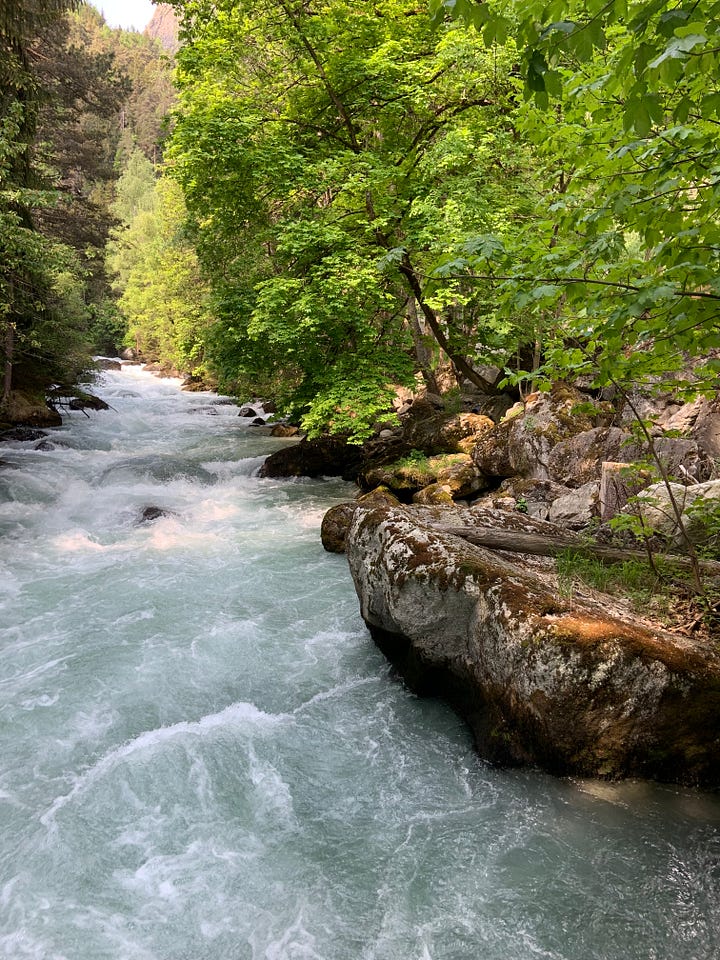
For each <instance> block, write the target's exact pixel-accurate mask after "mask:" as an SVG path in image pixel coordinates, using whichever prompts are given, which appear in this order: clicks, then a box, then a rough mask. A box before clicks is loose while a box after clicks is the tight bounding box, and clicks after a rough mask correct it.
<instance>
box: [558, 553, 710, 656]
mask: <svg viewBox="0 0 720 960" xmlns="http://www.w3.org/2000/svg"><path fill="white" fill-rule="evenodd" d="M653 562H654V566H655V569H653V568H652V567H651V566H650V564H649V563H648V562H646V561H644V560H635V559H632V560H624V561H622V562H617V563H608V562H603V561H601V560H599V559H597V558H596V557H593V556H589V555H588V554H583V553H579V552H577V551H574V550H565V551H563V552H562V553H560V554H558V556H557V558H556V569H557V577H558V588H559V591H560V593H561V595H562V596H563V597H567V598H572V597H573V595H574V594H575V593H576V592H577V591H578V590H581V589H583V588H588V587H590V588H591V589H592V590H597V591H599V592H601V593H604V594H606V595H608V596H611V597H616V598H618V599H621V600H623V601H625V602H626V603H627V604H629V606H630V608H631V610H632V611H633V612H634V613H636V614H637V615H638V616H639V617H642V618H643V619H645V620H653V621H655V622H657V623H658V624H659V625H661V626H663V627H665V628H667V629H670V630H676V631H677V630H679V631H681V632H683V633H687V634H691V635H693V636H697V637H707V638H708V639H715V640H720V581H717V580H713V581H709V582H707V583H706V585H705V591H704V592H703V593H702V594H698V593H697V592H696V590H695V589H694V588H693V586H692V583H691V580H690V577H689V575H688V573H686V572H682V571H678V569H677V568H676V567H674V566H673V565H672V563H670V562H669V561H667V560H666V559H665V558H661V557H657V556H656V557H655V558H654V561H653Z"/></svg>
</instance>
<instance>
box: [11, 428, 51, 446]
mask: <svg viewBox="0 0 720 960" xmlns="http://www.w3.org/2000/svg"><path fill="white" fill-rule="evenodd" d="M46 436H47V434H46V433H45V431H44V430H36V429H35V428H34V427H13V428H12V429H11V430H3V432H2V433H0V441H3V440H18V441H20V443H27V442H29V441H30V440H42V438H43V437H46Z"/></svg>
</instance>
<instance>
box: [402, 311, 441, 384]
mask: <svg viewBox="0 0 720 960" xmlns="http://www.w3.org/2000/svg"><path fill="white" fill-rule="evenodd" d="M407 320H408V326H409V327H410V334H411V336H412V339H413V347H414V349H415V359H416V361H417V365H418V369H419V370H420V373H421V374H422V377H423V380H424V381H425V386H426V387H427V388H428V391H429V392H430V393H436V394H438V395H439V394H440V387H439V386H438V382H437V378H436V377H435V372H434V371H433V368H432V356H431V353H430V350H429V349H428V346H427V343H426V342H425V334H424V333H423V331H422V329H421V327H420V320H419V318H418V312H417V300H416V299H415V296H414V294H412V293H411V294H410V296H409V297H408V301H407Z"/></svg>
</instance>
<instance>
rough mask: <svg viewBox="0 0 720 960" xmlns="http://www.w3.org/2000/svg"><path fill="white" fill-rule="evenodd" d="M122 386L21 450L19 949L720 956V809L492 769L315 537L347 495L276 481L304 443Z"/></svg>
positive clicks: (11, 637) (231, 959)
mask: <svg viewBox="0 0 720 960" xmlns="http://www.w3.org/2000/svg"><path fill="white" fill-rule="evenodd" d="M98 392H100V393H102V395H103V396H104V397H105V398H106V399H107V400H108V402H109V403H110V404H111V405H112V409H111V410H109V411H106V412H103V413H97V414H95V413H94V414H92V415H91V416H90V418H88V417H86V416H85V415H84V414H83V413H82V412H76V413H73V414H71V415H69V417H68V418H67V420H66V424H65V426H64V427H63V428H61V429H60V430H57V431H53V433H52V438H51V439H53V441H56V442H57V446H56V448H55V449H54V450H51V451H36V450H34V444H32V443H29V444H28V443H26V444H17V443H12V444H3V445H2V446H1V447H0V460H2V461H4V466H3V467H0V542H1V544H2V550H1V551H0V557H1V563H2V578H1V579H0V650H1V651H2V658H1V660H0V957H3V958H12V960H18V958H38V960H105V958H107V960H260V958H263V960H305V958H312V960H354V958H358V960H470V958H473V960H474V958H483V960H486V958H487V960H496V958H497V960H530V958H552V960H591V958H597V960H634V958H638V960H640V958H642V960H654V958H657V960H706V958H707V960H711V958H717V957H718V956H720V910H719V909H718V908H719V907H720V834H719V832H718V827H719V825H720V802H719V801H718V798H716V797H711V796H708V795H705V794H701V793H696V792H693V791H689V790H681V789H675V788H668V787H661V786H656V785H648V784H625V785H607V784H593V783H577V782H571V781H557V780H553V779H551V778H548V777H545V776H543V775H541V774H539V773H537V772H533V771H503V770H495V769H492V768H490V767H489V766H487V765H486V764H484V763H483V762H482V761H481V760H480V759H479V758H478V757H477V756H476V755H475V753H474V752H473V749H472V746H471V743H470V740H469V737H468V735H467V733H466V731H465V729H464V728H463V726H462V724H461V723H460V722H459V721H458V720H457V719H456V718H455V716H454V715H453V714H452V713H451V712H450V711H448V710H447V709H446V708H444V707H443V706H442V705H440V704H437V703H433V702H426V701H419V700H417V699H416V698H415V697H413V696H412V695H411V694H409V693H408V692H407V691H406V690H405V688H404V687H403V686H402V685H401V684H400V683H398V682H397V681H396V680H395V679H394V678H393V675H392V672H391V671H390V669H389V668H388V666H387V664H386V663H385V661H384V659H383V658H382V656H381V655H380V654H379V652H378V651H377V650H376V648H375V647H374V645H373V643H372V641H371V640H370V638H369V636H368V634H367V632H366V630H365V628H364V625H363V623H362V621H361V620H360V617H359V614H358V604H357V600H356V598H355V595H354V591H353V587H352V583H351V581H350V577H349V575H348V572H347V568H346V564H345V560H344V558H342V557H336V556H329V555H327V554H325V553H324V551H323V550H322V548H321V546H320V543H319V535H318V534H319V526H320V521H321V519H322V515H323V512H324V510H325V509H327V507H328V506H330V505H332V504H333V503H335V502H338V501H339V500H342V499H345V498H346V497H347V496H348V494H350V493H351V492H352V488H351V487H349V486H348V485H347V484H343V483H341V482H339V481H334V480H333V481H282V482H280V481H274V480H261V479H258V478H257V477H256V475H255V474H256V471H257V468H258V467H259V465H260V463H261V462H262V458H263V456H264V455H266V454H267V453H268V452H270V451H271V450H272V449H277V448H278V446H281V445H282V444H283V443H284V442H286V441H277V440H272V439H270V438H268V437H265V436H259V435H258V433H257V432H254V431H253V428H251V427H248V426H247V425H246V424H247V421H243V420H242V419H240V418H238V417H237V410H236V409H235V408H232V407H227V406H215V400H216V398H214V397H213V396H212V395H211V394H201V395H189V394H183V393H181V392H180V391H179V388H178V384H177V383H176V382H175V381H161V380H157V379H155V378H153V377H152V376H151V375H150V374H147V373H145V372H143V371H142V370H139V369H137V368H125V369H124V371H123V372H122V373H107V374H105V375H104V379H103V381H102V385H101V386H100V387H99V388H98ZM213 410H215V411H216V415H212V414H211V411H213ZM147 506H157V507H161V508H163V509H164V510H166V511H168V513H167V515H166V516H164V517H162V518H161V519H159V520H156V521H155V522H154V523H150V524H138V522H137V521H138V518H139V516H140V515H141V514H142V511H143V509H145V508H146V507H147Z"/></svg>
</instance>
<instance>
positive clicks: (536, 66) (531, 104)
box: [430, 0, 720, 389]
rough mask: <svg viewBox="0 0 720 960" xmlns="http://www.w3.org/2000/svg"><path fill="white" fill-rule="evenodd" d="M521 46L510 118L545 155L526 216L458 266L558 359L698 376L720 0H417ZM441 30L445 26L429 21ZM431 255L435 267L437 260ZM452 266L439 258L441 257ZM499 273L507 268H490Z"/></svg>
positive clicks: (713, 199)
mask: <svg viewBox="0 0 720 960" xmlns="http://www.w3.org/2000/svg"><path fill="white" fill-rule="evenodd" d="M430 7H431V11H432V13H433V15H434V17H435V20H436V23H437V24H438V25H440V24H441V22H442V19H443V17H444V15H445V14H450V15H451V16H453V17H460V18H462V19H464V20H465V21H466V22H467V23H469V24H472V25H473V26H474V27H475V28H476V29H477V30H479V31H481V33H482V35H483V37H484V38H485V40H486V41H487V42H488V43H493V44H507V43H512V44H513V45H516V46H517V48H518V49H519V50H520V51H521V53H522V58H523V67H522V73H523V76H524V87H525V91H524V92H525V98H526V101H527V102H526V104H525V106H524V107H523V108H522V110H521V111H520V120H519V124H520V127H521V129H522V130H523V131H524V133H525V135H526V136H528V137H529V138H530V140H531V141H532V142H533V143H534V144H535V150H536V153H537V156H538V158H539V159H540V161H541V162H542V163H543V164H544V166H545V171H546V173H545V177H546V189H545V191H544V196H543V198H542V201H541V202H540V203H539V204H538V206H537V208H536V221H535V223H534V225H533V228H532V229H531V230H528V231H520V232H518V233H517V234H516V235H515V237H514V238H513V241H512V242H511V243H510V244H506V243H503V244H495V245H494V246H488V244H485V245H484V246H483V244H482V243H479V244H478V242H477V241H476V242H474V244H473V246H472V247H466V248H465V249H464V250H463V251H461V256H460V258H459V261H458V262H456V263H455V267H460V266H462V267H463V268H464V270H465V272H466V273H468V274H472V275H474V276H476V277H477V276H483V277H484V278H486V279H485V282H492V283H493V284H494V286H495V289H496V293H497V296H498V299H499V301H500V303H501V305H502V310H503V311H504V312H506V313H510V312H512V311H517V310H520V309H525V310H527V309H530V310H531V311H532V312H533V313H534V315H535V316H536V318H537V321H538V323H541V324H542V325H543V330H544V336H545V337H547V352H546V356H547V359H548V360H549V361H550V367H551V369H552V370H553V371H555V372H557V371H560V372H563V371H564V372H573V371H576V372H577V371H580V370H590V371H593V372H595V373H596V375H597V378H598V382H599V383H608V382H613V381H616V382H617V381H622V382H624V383H625V384H632V383H635V382H637V381H638V380H648V379H653V378H664V379H665V380H667V375H668V373H669V372H675V373H676V374H677V376H678V377H679V380H680V382H682V381H683V376H682V374H683V370H684V369H685V367H686V362H687V360H688V359H689V358H693V357H694V358H706V360H707V363H706V364H705V366H704V368H702V367H701V368H698V367H696V369H695V372H694V378H693V384H694V389H703V388H707V389H711V388H712V387H713V386H714V382H715V379H716V376H717V369H718V366H719V364H718V361H717V360H716V359H714V352H715V351H717V350H718V348H720V324H719V322H718V321H719V317H718V306H719V305H720V279H719V278H720V270H719V269H718V268H719V266H720V264H719V263H718V253H719V251H720V244H719V241H720V235H719V234H718V229H719V226H718V199H719V194H718V189H717V188H718V182H720V181H719V179H718V175H719V173H720V168H719V167H718V156H720V153H719V151H718V148H719V147H720V142H719V137H720V133H719V131H720V125H719V124H718V118H719V117H720V114H719V112H718V111H719V109H720V86H719V85H718V84H719V80H720V71H719V70H718V56H719V55H720V43H719V42H718V41H719V39H720V4H718V3H715V2H704V0H700V2H697V3H696V2H692V3H682V2H681V3H669V2H665V0H652V2H636V3H632V2H624V0H610V2H585V3H577V2H567V0H557V2H551V3H540V2H533V0H531V2H529V3H525V2H523V3H520V2H513V0H510V2H507V3H503V4H498V3H490V4H476V3H474V2H471V0H456V2H452V0H430ZM441 29H442V28H441ZM447 269H448V267H447V265H442V264H441V265H440V271H441V272H443V270H445V271H447ZM451 269H452V268H451ZM502 278H505V279H502Z"/></svg>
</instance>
